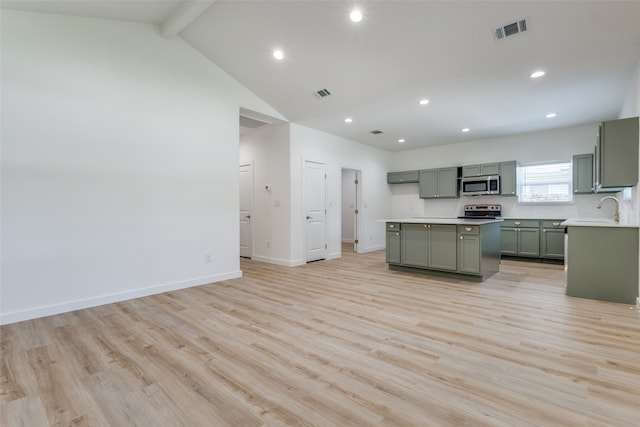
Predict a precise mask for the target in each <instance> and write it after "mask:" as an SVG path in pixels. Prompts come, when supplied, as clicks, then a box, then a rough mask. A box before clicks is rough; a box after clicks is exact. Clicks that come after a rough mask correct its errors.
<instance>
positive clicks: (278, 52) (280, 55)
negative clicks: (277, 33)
mask: <svg viewBox="0 0 640 427" xmlns="http://www.w3.org/2000/svg"><path fill="white" fill-rule="evenodd" d="M273 57H274V58H276V59H277V60H278V61H282V60H283V59H284V52H283V51H281V50H280V49H276V50H274V51H273Z"/></svg>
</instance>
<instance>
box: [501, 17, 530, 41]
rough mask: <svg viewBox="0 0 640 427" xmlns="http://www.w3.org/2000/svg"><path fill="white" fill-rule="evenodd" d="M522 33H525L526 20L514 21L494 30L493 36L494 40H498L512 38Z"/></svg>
mask: <svg viewBox="0 0 640 427" xmlns="http://www.w3.org/2000/svg"><path fill="white" fill-rule="evenodd" d="M524 31H527V20H526V19H521V20H520V21H516V22H513V23H511V24H507V25H505V26H503V27H498V28H496V29H495V31H494V33H493V35H494V37H495V38H496V39H498V40H500V39H503V38H505V37H509V36H513V35H514V34H518V33H522V32H524Z"/></svg>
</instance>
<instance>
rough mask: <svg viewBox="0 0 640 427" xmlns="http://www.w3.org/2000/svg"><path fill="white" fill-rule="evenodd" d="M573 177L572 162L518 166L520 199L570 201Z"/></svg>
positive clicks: (529, 200)
mask: <svg viewBox="0 0 640 427" xmlns="http://www.w3.org/2000/svg"><path fill="white" fill-rule="evenodd" d="M572 178H573V172H572V169H571V162H564V163H545V164H537V165H531V166H521V167H519V168H518V190H519V191H518V201H519V202H523V203H559V202H560V203H561V202H565V203H566V202H570V201H571V195H572V190H571V184H572Z"/></svg>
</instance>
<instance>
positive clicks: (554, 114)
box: [545, 113, 557, 119]
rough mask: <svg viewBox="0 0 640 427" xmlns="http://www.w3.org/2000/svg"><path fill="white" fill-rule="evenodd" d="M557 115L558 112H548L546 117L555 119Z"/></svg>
mask: <svg viewBox="0 0 640 427" xmlns="http://www.w3.org/2000/svg"><path fill="white" fill-rule="evenodd" d="M555 116H557V114H556V113H549V114H547V115H546V116H545V117H546V118H547V119H553V118H554V117H555Z"/></svg>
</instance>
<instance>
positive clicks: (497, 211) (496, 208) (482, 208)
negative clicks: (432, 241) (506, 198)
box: [458, 204, 502, 219]
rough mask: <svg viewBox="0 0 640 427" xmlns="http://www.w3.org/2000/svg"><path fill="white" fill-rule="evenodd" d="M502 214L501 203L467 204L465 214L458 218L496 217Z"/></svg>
mask: <svg viewBox="0 0 640 427" xmlns="http://www.w3.org/2000/svg"><path fill="white" fill-rule="evenodd" d="M501 216H502V206H501V205H489V204H484V205H465V206H464V216H460V217H458V218H464V219H495V218H499V217H501Z"/></svg>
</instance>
